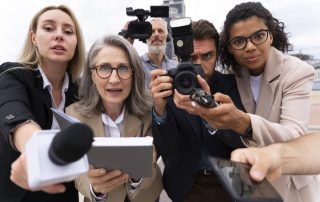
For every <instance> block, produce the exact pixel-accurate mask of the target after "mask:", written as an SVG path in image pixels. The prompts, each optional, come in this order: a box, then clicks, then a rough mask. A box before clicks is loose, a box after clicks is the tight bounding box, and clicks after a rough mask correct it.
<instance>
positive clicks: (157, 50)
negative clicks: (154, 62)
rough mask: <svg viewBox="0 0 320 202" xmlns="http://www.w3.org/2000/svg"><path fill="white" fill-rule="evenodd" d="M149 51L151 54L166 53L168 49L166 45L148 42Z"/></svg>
mask: <svg viewBox="0 0 320 202" xmlns="http://www.w3.org/2000/svg"><path fill="white" fill-rule="evenodd" d="M148 51H149V53H151V54H155V55H159V54H160V53H165V51H166V45H162V46H153V45H151V44H148Z"/></svg>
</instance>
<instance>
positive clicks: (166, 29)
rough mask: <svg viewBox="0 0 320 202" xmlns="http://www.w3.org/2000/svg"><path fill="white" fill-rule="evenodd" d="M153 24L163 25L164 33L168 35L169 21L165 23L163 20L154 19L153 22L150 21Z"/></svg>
mask: <svg viewBox="0 0 320 202" xmlns="http://www.w3.org/2000/svg"><path fill="white" fill-rule="evenodd" d="M152 22H160V23H162V24H163V26H164V27H163V28H164V33H165V34H166V35H168V25H167V21H165V20H164V19H163V18H152V19H151V20H150V23H151V24H152Z"/></svg>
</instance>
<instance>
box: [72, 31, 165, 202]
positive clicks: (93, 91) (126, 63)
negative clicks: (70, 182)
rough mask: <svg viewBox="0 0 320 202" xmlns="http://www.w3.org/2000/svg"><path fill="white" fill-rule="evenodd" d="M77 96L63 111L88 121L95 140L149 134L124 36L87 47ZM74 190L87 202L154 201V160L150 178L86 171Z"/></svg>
mask: <svg viewBox="0 0 320 202" xmlns="http://www.w3.org/2000/svg"><path fill="white" fill-rule="evenodd" d="M79 95H80V99H81V101H80V102H77V103H75V104H73V105H71V106H70V107H68V108H67V109H66V112H67V113H68V114H69V115H71V116H73V117H75V118H77V119H79V120H80V121H81V122H84V123H87V124H88V125H89V126H90V127H91V128H92V129H93V131H94V134H95V136H105V137H127V136H133V137H138V136H150V135H152V134H151V107H152V102H151V97H150V94H149V93H148V92H147V91H146V90H145V87H144V72H143V69H142V66H141V61H140V58H139V56H138V54H137V52H136V50H135V49H134V47H133V46H132V45H131V44H130V43H129V42H128V41H127V40H125V39H124V38H122V37H119V36H114V35H109V36H106V37H104V38H103V39H101V40H98V41H96V42H95V43H94V44H93V45H92V47H91V49H90V51H89V53H88V58H87V65H86V69H85V71H84V74H83V77H82V81H81V84H80V89H79ZM155 156H156V155H154V159H156V158H155ZM137 163H138V162H137ZM76 186H77V188H78V190H79V191H80V192H81V193H82V194H83V195H84V196H85V197H86V200H88V199H91V200H92V201H95V200H105V199H108V201H124V199H125V197H126V195H127V196H128V197H129V198H130V200H131V201H155V200H156V199H157V198H158V197H159V195H160V192H161V190H162V182H161V173H160V169H159V167H158V165H157V163H156V162H155V161H154V164H153V168H152V177H150V178H145V179H131V178H130V177H129V176H128V174H127V173H123V172H121V171H120V170H106V169H104V168H99V169H95V168H91V169H90V170H89V171H88V173H87V175H83V176H80V177H79V178H78V179H77V180H76Z"/></svg>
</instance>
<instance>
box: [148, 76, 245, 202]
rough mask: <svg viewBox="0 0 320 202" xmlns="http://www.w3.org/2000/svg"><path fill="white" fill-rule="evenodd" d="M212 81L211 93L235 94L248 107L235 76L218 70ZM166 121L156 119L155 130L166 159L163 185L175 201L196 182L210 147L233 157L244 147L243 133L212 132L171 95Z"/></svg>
mask: <svg viewBox="0 0 320 202" xmlns="http://www.w3.org/2000/svg"><path fill="white" fill-rule="evenodd" d="M213 75H214V78H213V79H212V81H211V82H210V83H209V85H210V89H211V93H212V94H214V93H216V92H221V93H223V94H227V95H229V96H230V97H231V99H232V100H233V102H234V104H235V105H236V106H237V108H239V109H241V110H244V108H243V106H242V104H241V100H240V96H239V93H238V89H237V85H236V82H235V78H234V76H233V75H224V74H221V73H219V72H215V73H214V74H213ZM166 110H167V115H166V119H165V123H162V124H158V123H157V121H156V119H155V118H153V125H152V133H153V136H154V144H155V147H156V150H157V153H158V154H159V155H161V156H162V159H163V161H164V165H165V167H164V173H163V187H164V189H165V190H166V192H167V194H168V196H169V197H170V198H171V199H172V200H173V201H183V199H184V198H185V197H186V196H187V194H188V193H189V191H190V190H191V187H192V185H193V178H194V176H195V174H196V172H197V170H198V167H199V163H200V160H201V152H202V149H203V148H204V147H207V149H208V151H209V155H212V156H216V157H221V158H230V153H231V152H232V151H233V150H234V149H235V148H240V147H244V145H243V143H242V141H241V139H240V135H239V134H237V133H236V132H234V131H232V130H219V132H218V134H214V135H210V133H209V132H208V129H207V128H206V127H205V125H204V123H203V120H202V119H201V118H200V117H199V116H194V115H190V114H188V113H187V112H186V111H184V110H181V109H179V108H177V107H176V106H175V104H174V102H173V99H172V97H169V98H168V104H167V106H166Z"/></svg>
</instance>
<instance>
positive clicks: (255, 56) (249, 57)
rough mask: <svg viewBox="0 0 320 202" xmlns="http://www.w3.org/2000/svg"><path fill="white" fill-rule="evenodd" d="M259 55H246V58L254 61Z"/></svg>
mask: <svg viewBox="0 0 320 202" xmlns="http://www.w3.org/2000/svg"><path fill="white" fill-rule="evenodd" d="M258 57H259V55H252V56H247V57H245V59H246V60H248V61H254V60H257V59H258Z"/></svg>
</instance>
